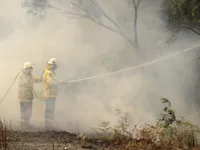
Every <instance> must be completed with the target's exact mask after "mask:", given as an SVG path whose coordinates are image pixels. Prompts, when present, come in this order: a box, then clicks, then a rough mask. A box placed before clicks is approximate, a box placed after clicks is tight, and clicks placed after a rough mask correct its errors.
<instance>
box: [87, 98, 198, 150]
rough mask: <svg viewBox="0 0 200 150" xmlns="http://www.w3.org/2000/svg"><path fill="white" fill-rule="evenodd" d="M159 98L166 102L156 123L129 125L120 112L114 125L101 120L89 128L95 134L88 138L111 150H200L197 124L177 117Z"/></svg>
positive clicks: (166, 100) (169, 105)
mask: <svg viewBox="0 0 200 150" xmlns="http://www.w3.org/2000/svg"><path fill="white" fill-rule="evenodd" d="M161 100H162V103H164V104H167V106H165V107H164V109H163V114H161V115H162V116H161V119H160V120H159V121H158V123H157V124H155V125H150V124H146V125H143V126H135V127H134V128H131V125H130V121H129V120H130V118H129V115H128V114H127V113H124V115H123V116H122V117H121V118H120V119H119V121H118V124H117V125H115V126H110V123H109V122H103V123H102V124H100V127H99V128H97V129H93V130H94V131H95V133H96V136H95V137H92V138H91V137H90V138H88V140H89V141H91V142H96V143H100V144H102V145H105V146H106V147H108V148H109V149H113V150H182V149H188V150H200V145H199V144H200V143H199V139H198V137H200V128H199V127H198V126H195V125H193V124H191V123H190V122H189V121H187V120H185V119H184V118H179V119H177V118H176V114H175V111H174V110H172V109H171V103H170V101H169V100H168V99H165V98H162V99H161ZM117 111H118V113H120V114H121V113H122V112H121V111H120V110H117Z"/></svg>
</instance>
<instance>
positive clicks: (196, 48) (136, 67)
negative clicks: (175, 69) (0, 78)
mask: <svg viewBox="0 0 200 150" xmlns="http://www.w3.org/2000/svg"><path fill="white" fill-rule="evenodd" d="M199 48H200V46H196V47H194V48H189V49H186V50H184V51H179V52H176V53H174V54H172V55H168V56H165V57H162V58H160V59H155V60H152V61H148V62H146V63H142V64H140V65H136V66H131V67H128V68H124V69H119V70H116V71H113V72H107V73H103V74H99V75H95V76H89V77H85V78H79V79H74V80H70V81H66V82H62V85H65V84H69V83H76V82H81V81H86V80H92V79H96V78H101V77H105V76H109V75H113V74H118V73H122V72H125V71H130V70H135V69H138V68H142V67H146V66H149V65H152V64H155V63H157V62H160V61H164V60H166V59H169V58H172V57H175V56H177V55H180V54H182V53H186V52H188V51H192V50H199ZM197 59H199V58H197ZM21 72H22V71H20V72H19V73H18V74H17V76H16V77H15V79H14V80H13V82H12V84H11V85H10V87H9V88H8V90H7V91H6V93H5V95H4V96H3V97H2V98H1V99H0V104H1V103H2V101H3V100H4V99H5V97H6V96H7V94H8V93H9V92H10V90H11V88H12V86H13V84H14V83H15V81H16V79H17V77H18V75H19V74H20V73H21ZM34 95H35V96H36V97H37V98H38V99H40V100H44V98H42V97H40V96H38V95H37V93H36V92H35V90H34Z"/></svg>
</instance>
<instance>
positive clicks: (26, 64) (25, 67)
mask: <svg viewBox="0 0 200 150" xmlns="http://www.w3.org/2000/svg"><path fill="white" fill-rule="evenodd" d="M31 68H33V66H32V64H31V63H30V62H25V63H24V69H31Z"/></svg>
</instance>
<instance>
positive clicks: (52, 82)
mask: <svg viewBox="0 0 200 150" xmlns="http://www.w3.org/2000/svg"><path fill="white" fill-rule="evenodd" d="M58 84H59V82H58V81H57V79H56V73H55V71H53V70H52V69H50V68H48V67H47V68H46V69H45V71H44V73H43V91H44V98H45V99H49V98H56V97H57V95H58Z"/></svg>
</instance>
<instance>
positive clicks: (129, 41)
mask: <svg viewBox="0 0 200 150" xmlns="http://www.w3.org/2000/svg"><path fill="white" fill-rule="evenodd" d="M90 1H91V2H93V3H95V4H96V5H97V6H98V7H99V10H100V11H101V13H102V14H103V16H104V17H105V18H106V19H108V20H109V21H110V22H111V23H112V24H113V25H114V26H115V27H116V29H114V28H112V27H110V26H108V25H105V24H103V23H101V22H99V21H97V20H96V19H95V18H93V17H92V15H90V13H89V12H88V11H87V9H85V8H82V7H81V6H80V5H78V4H76V3H73V2H71V4H72V5H73V6H75V7H76V8H78V9H79V10H81V11H82V12H83V13H84V14H82V13H81V14H80V13H73V12H69V11H66V10H62V9H60V8H57V7H55V6H53V5H50V4H49V7H50V8H53V9H56V10H59V11H60V12H62V13H63V14H69V15H72V16H71V17H73V16H74V17H73V18H75V17H76V18H77V17H79V18H85V19H89V20H91V21H93V22H94V23H96V24H98V25H99V26H102V27H104V28H106V29H108V30H110V31H112V32H114V33H117V34H118V35H120V36H121V37H123V38H124V39H125V40H126V41H127V42H128V43H129V44H130V45H131V46H132V47H134V48H135V47H137V45H136V44H135V43H134V41H132V40H131V39H129V38H128V37H127V36H126V35H125V34H124V32H123V31H122V29H121V27H120V26H119V25H118V24H117V23H116V22H115V21H114V20H112V19H111V18H110V17H109V16H108V15H107V14H106V13H105V12H104V11H103V10H102V8H101V6H100V5H99V4H98V3H96V2H94V1H93V0H90Z"/></svg>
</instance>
